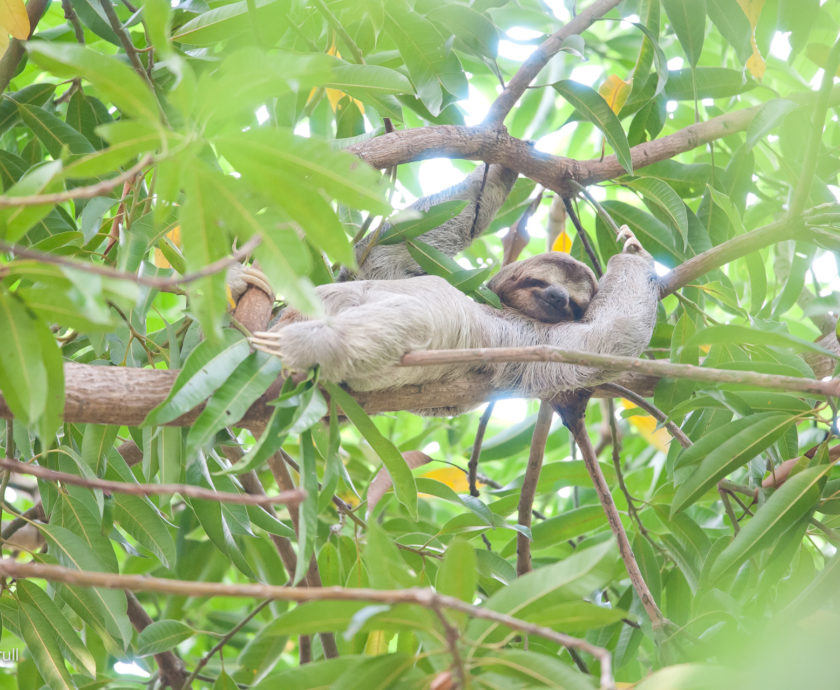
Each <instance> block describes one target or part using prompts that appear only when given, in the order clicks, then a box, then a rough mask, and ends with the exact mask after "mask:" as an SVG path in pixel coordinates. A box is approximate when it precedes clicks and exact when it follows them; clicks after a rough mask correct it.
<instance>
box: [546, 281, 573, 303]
mask: <svg viewBox="0 0 840 690" xmlns="http://www.w3.org/2000/svg"><path fill="white" fill-rule="evenodd" d="M543 297H545V299H546V301H547V302H550V303H551V304H553V305H554V306H555V307H558V308H562V307H565V306H566V305H568V304H569V293H568V292H566V289H565V288H562V287H560V286H559V285H549V286H548V287H547V288H546V289H545V290H543Z"/></svg>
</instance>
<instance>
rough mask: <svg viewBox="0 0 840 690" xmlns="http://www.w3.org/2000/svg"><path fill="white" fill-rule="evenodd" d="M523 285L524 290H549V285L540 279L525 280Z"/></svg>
mask: <svg viewBox="0 0 840 690" xmlns="http://www.w3.org/2000/svg"><path fill="white" fill-rule="evenodd" d="M521 285H522V287H524V288H539V289H543V288H547V287H548V283H546V282H545V281H544V280H540V279H539V278H525V279H524V280H523V281H522V283H521Z"/></svg>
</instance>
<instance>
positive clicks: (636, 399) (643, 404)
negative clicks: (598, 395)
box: [601, 383, 691, 448]
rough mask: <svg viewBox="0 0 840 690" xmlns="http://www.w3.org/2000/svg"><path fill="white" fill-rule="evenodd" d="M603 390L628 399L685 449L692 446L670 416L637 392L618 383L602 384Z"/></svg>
mask: <svg viewBox="0 0 840 690" xmlns="http://www.w3.org/2000/svg"><path fill="white" fill-rule="evenodd" d="M601 388H605V389H607V390H610V391H614V392H615V393H617V394H618V395H620V396H621V397H622V398H626V399H627V400H629V401H630V402H631V403H633V404H634V405H635V406H636V407H638V408H640V409H642V410H644V411H645V412H647V413H648V414H649V415H650V416H651V417H653V418H654V419H655V420H656V421H657V422H659V423H660V424H662V425H663V426H664V427H665V428H666V429H667V430H668V433H670V434H671V436H673V437H674V438H675V439H677V441H679V444H680V445H681V446H682V447H683V448H688V447H689V446H690V445H691V439H690V438H689V437H688V436H686V435H685V432H684V431H683V430H682V429H680V428H679V427H678V426H677V425H676V424H674V422H672V421H671V420H670V419H668V415H666V414H665V413H664V412H663V411H662V410H660V409H659V408H658V407H657V406H656V405H654V404H653V403H651V402H648V401H647V400H645V399H644V398H643V397H642V396H641V395H639V394H638V393H636V392H635V391H631V390H630V389H629V388H625V387H624V386H620V385H619V384H617V383H604V384H601Z"/></svg>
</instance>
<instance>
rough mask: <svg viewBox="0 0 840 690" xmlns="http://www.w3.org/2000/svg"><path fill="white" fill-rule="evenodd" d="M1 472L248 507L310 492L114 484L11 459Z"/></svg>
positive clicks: (289, 501)
mask: <svg viewBox="0 0 840 690" xmlns="http://www.w3.org/2000/svg"><path fill="white" fill-rule="evenodd" d="M0 469H4V470H11V471H12V472H17V473H18V474H28V475H32V476H33V477H38V478H39V479H46V480H48V481H54V482H61V483H62V484H72V485H73V486H84V487H86V488H88V489H102V490H103V491H107V492H110V493H119V494H131V495H132V496H153V495H156V494H157V495H173V494H180V495H181V496H184V497H185V498H199V499H202V500H205V501H216V502H218V503H238V504H241V505H247V506H270V505H275V504H278V503H284V504H286V505H292V506H294V505H298V504H299V503H302V502H303V500H304V499H305V498H306V492H305V491H303V490H302V489H294V490H292V491H281V492H280V493H279V494H275V495H274V496H266V495H252V494H235V493H232V492H230V491H215V490H213V489H206V488H204V487H203V486H193V485H191V484H130V483H128V482H114V481H110V480H107V479H98V478H89V477H80V476H79V475H76V474H68V473H67V472H58V471H56V470H51V469H49V468H48V467H41V466H40V465H32V464H29V463H25V462H18V461H17V460H12V459H11V458H0Z"/></svg>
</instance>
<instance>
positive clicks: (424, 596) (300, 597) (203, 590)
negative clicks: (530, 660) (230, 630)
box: [0, 558, 613, 688]
mask: <svg viewBox="0 0 840 690" xmlns="http://www.w3.org/2000/svg"><path fill="white" fill-rule="evenodd" d="M0 575H5V576H8V577H16V578H39V579H43V580H47V581H48V582H63V583H64V584H68V585H77V586H83V587H105V588H107V589H122V590H129V591H132V592H160V593H162V594H174V595H177V596H187V597H197V596H198V597H201V596H203V597H248V598H253V599H263V600H265V599H270V600H274V601H295V602H298V603H302V602H307V601H375V602H380V603H382V604H391V605H393V604H416V605H418V606H422V607H424V608H428V609H435V608H437V609H440V608H445V609H449V610H451V611H458V612H460V613H464V614H466V615H467V616H470V617H472V618H481V619H483V620H488V621H492V622H493V623H498V624H499V625H504V626H505V627H507V628H510V629H511V630H516V631H519V632H523V633H527V634H530V635H539V636H540V637H544V638H545V639H547V640H550V641H552V642H554V643H556V644H559V645H561V646H563V647H567V648H572V649H579V650H581V651H583V652H586V653H588V654H591V655H592V656H594V657H595V658H596V659H598V660H599V661H600V662H601V687H602V688H611V687H613V680H612V670H611V657H610V654H609V652H608V651H607V650H606V649H603V648H602V647H597V646H595V645H594V644H592V643H591V642H588V641H586V640H581V639H579V638H576V637H571V636H570V635H564V634H563V633H558V632H555V631H554V630H552V629H551V628H547V627H545V626H542V625H537V624H535V623H529V622H528V621H524V620H521V619H519V618H514V617H512V616H508V615H506V614H503V613H497V612H496V611H491V610H490V609H486V608H481V607H479V606H473V605H472V604H467V603H466V602H463V601H461V600H460V599H456V598H455V597H450V596H446V595H443V594H438V593H437V592H435V591H434V590H431V589H421V588H418V587H413V588H410V589H392V590H387V589H386V590H379V589H366V588H359V589H345V588H344V587H323V588H318V587H281V586H278V585H264V584H241V585H234V584H220V583H215V582H198V581H194V580H170V579H166V578H161V577H150V576H148V575H118V574H115V573H100V572H90V571H86V570H73V569H71V568H65V567H62V566H58V565H46V564H42V563H18V562H16V561H13V560H11V559H8V558H3V559H0Z"/></svg>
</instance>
